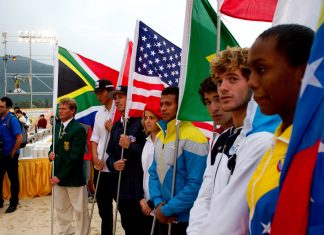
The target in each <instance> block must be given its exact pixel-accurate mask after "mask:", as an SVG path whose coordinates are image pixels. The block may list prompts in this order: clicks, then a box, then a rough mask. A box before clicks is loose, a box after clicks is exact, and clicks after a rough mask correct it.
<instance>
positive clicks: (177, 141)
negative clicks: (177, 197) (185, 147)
mask: <svg viewBox="0 0 324 235" xmlns="http://www.w3.org/2000/svg"><path fill="white" fill-rule="evenodd" d="M180 123H181V121H180V120H177V122H176V141H175V148H174V156H173V175H172V188H171V199H172V198H173V196H174V189H175V181H176V174H177V159H178V148H179V129H180ZM171 229H172V222H171V223H169V227H168V235H171Z"/></svg>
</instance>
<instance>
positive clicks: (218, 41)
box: [216, 1, 222, 54]
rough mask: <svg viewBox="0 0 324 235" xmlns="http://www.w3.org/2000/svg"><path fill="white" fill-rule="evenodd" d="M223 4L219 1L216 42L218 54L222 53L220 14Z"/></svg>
mask: <svg viewBox="0 0 324 235" xmlns="http://www.w3.org/2000/svg"><path fill="white" fill-rule="evenodd" d="M220 8H221V3H220V1H217V29H216V31H217V40H216V54H217V53H219V51H220V40H221V27H222V24H221V13H220Z"/></svg>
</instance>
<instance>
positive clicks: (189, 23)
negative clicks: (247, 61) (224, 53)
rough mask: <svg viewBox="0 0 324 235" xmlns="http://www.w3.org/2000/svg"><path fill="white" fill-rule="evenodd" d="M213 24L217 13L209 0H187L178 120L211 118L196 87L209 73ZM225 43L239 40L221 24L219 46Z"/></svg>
mask: <svg viewBox="0 0 324 235" xmlns="http://www.w3.org/2000/svg"><path fill="white" fill-rule="evenodd" d="M216 26H217V15H216V12H215V11H214V9H213V8H212V6H211V5H210V4H209V2H208V0H188V1H187V10H186V20H185V32H184V40H183V44H182V60H181V76H180V84H179V87H180V99H179V104H180V108H179V111H178V115H177V119H178V120H186V121H211V117H210V115H209V114H208V112H207V109H206V107H205V106H204V105H203V103H202V101H201V99H200V96H199V94H198V90H199V85H200V83H201V82H202V80H204V79H205V78H207V77H208V76H209V72H210V65H209V63H210V60H211V59H212V57H213V56H215V52H216V37H217V36H216ZM227 46H238V43H237V42H236V40H235V38H234V37H233V36H232V35H231V33H230V32H229V30H228V29H227V28H226V26H225V25H224V24H223V23H222V26H221V40H220V49H221V50H223V49H225V48H226V47H227Z"/></svg>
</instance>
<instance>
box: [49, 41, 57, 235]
mask: <svg viewBox="0 0 324 235" xmlns="http://www.w3.org/2000/svg"><path fill="white" fill-rule="evenodd" d="M53 51H54V56H53V60H54V71H53V72H54V79H53V101H52V102H53V117H54V118H53V124H52V151H53V152H54V153H55V125H56V100H57V86H58V56H57V55H58V45H57V41H55V43H54V49H53ZM54 161H55V160H54ZM54 161H52V172H51V177H52V178H53V177H54ZM51 235H54V185H52V196H51Z"/></svg>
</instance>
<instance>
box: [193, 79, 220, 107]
mask: <svg viewBox="0 0 324 235" xmlns="http://www.w3.org/2000/svg"><path fill="white" fill-rule="evenodd" d="M198 92H199V95H200V98H201V101H202V102H203V104H204V105H206V103H205V93H209V92H217V86H216V84H215V83H214V82H213V80H212V78H211V77H210V76H209V77H208V78H206V79H204V80H203V81H202V82H201V83H200V88H199V91H198Z"/></svg>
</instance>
